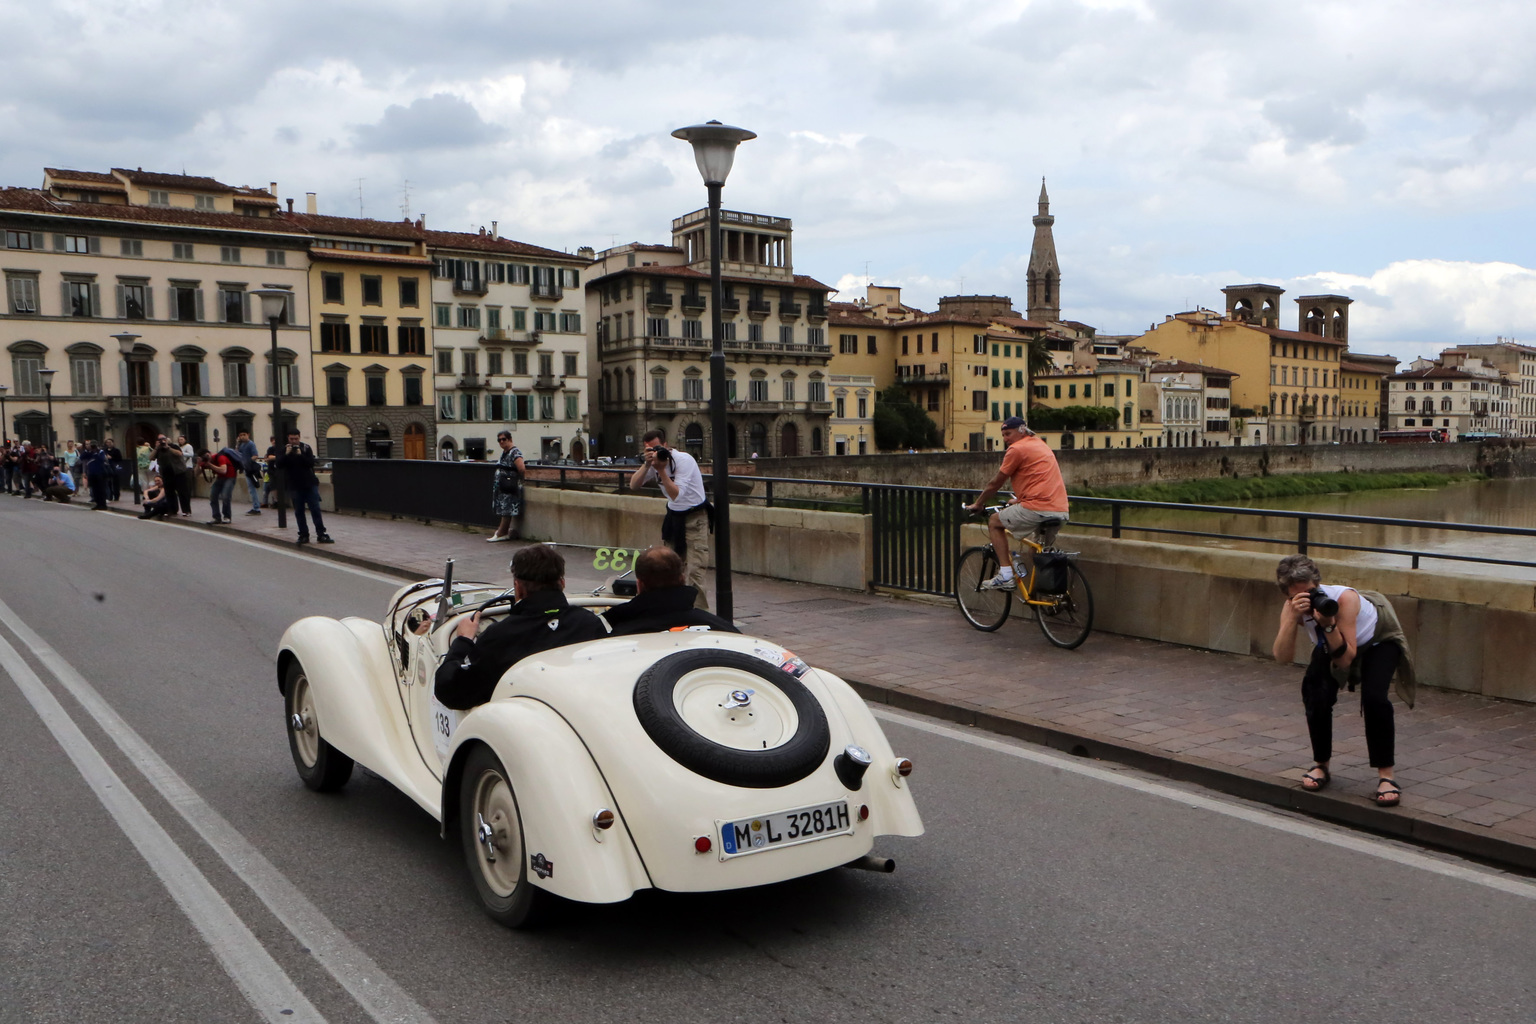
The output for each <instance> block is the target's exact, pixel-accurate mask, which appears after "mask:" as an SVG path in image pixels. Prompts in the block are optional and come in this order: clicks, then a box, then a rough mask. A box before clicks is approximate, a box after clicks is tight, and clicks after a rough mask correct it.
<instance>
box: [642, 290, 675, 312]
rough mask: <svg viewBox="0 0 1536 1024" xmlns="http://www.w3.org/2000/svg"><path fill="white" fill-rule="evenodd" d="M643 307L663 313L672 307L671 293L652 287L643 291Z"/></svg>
mask: <svg viewBox="0 0 1536 1024" xmlns="http://www.w3.org/2000/svg"><path fill="white" fill-rule="evenodd" d="M645 308H646V309H648V310H650V311H651V312H652V313H665V312H666V311H667V310H669V309H671V308H672V293H671V292H666V291H661V290H659V289H652V290H651V291H648V292H646V293H645Z"/></svg>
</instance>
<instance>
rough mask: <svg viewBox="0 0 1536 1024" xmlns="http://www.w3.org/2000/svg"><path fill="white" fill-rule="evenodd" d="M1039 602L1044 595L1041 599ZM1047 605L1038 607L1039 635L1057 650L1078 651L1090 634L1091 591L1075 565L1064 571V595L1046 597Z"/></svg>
mask: <svg viewBox="0 0 1536 1024" xmlns="http://www.w3.org/2000/svg"><path fill="white" fill-rule="evenodd" d="M1040 597H1041V599H1042V600H1045V599H1047V595H1044V594H1042V595H1040ZM1049 600H1050V601H1051V602H1053V603H1052V604H1050V605H1037V606H1036V607H1035V612H1036V617H1037V618H1039V620H1040V632H1042V633H1044V634H1045V638H1046V639H1047V640H1049V641H1050V642H1051V643H1053V644H1055V645H1056V646H1057V647H1065V648H1066V649H1067V650H1069V651H1070V650H1072V649H1073V648H1074V647H1080V646H1081V645H1082V643H1083V641H1084V640H1087V639H1088V634H1089V633H1090V632H1091V631H1092V630H1093V591H1091V590H1089V589H1088V580H1087V578H1086V577H1085V576H1084V575H1083V573H1082V571H1081V570H1080V569H1078V567H1077V566H1075V565H1069V566H1068V567H1067V590H1066V593H1064V594H1059V595H1057V594H1052V595H1049Z"/></svg>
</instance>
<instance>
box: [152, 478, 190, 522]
mask: <svg viewBox="0 0 1536 1024" xmlns="http://www.w3.org/2000/svg"><path fill="white" fill-rule="evenodd" d="M160 478H161V479H162V480H164V481H165V495H166V497H168V498H171V499H172V504H173V505H180V506H181V513H182V515H191V514H192V474H191V473H162V474H161V476H160ZM175 511H176V510H175V508H172V509H171V513H170V514H174V513H175Z"/></svg>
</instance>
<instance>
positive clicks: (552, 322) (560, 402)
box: [427, 222, 592, 461]
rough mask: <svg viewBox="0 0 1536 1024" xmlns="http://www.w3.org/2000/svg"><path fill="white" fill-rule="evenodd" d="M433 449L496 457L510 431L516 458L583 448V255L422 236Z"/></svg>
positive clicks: (449, 454)
mask: <svg viewBox="0 0 1536 1024" xmlns="http://www.w3.org/2000/svg"><path fill="white" fill-rule="evenodd" d="M427 245H428V249H429V252H430V255H431V256H432V260H433V264H434V270H433V276H432V323H433V346H434V350H435V370H436V375H435V381H436V384H435V391H436V395H437V428H438V431H439V435H440V440H439V442H438V451H439V453H440V454H441V456H442V457H444V458H469V459H483V458H487V457H489V458H491V459H495V458H497V457H498V456H499V455H500V449H499V448H498V447H497V446H496V435H497V434H498V433H499V432H500V431H502V430H508V431H510V432H511V434H512V443H513V444H515V445H517V447H518V448H519V449H520V450H521V451H522V453H523V456H524V458H526V459H529V460H530V461H531V460H534V459H540V460H546V461H551V460H555V459H563V458H572V459H577V460H582V459H585V458H587V457H588V455H589V453H590V451H591V426H592V424H591V420H590V418H589V409H588V400H589V398H590V396H591V382H590V372H589V367H590V363H589V352H588V341H587V328H588V319H587V314H586V307H587V299H586V295H585V294H584V292H583V291H582V284H583V276H584V275H585V274H586V273H587V268H588V266H589V265H590V264H591V262H592V259H591V256H592V250H590V249H583V250H579V251H578V252H577V254H575V255H572V254H571V253H568V252H559V251H557V250H554V249H545V248H543V247H541V246H537V245H530V244H528V243H526V242H518V241H514V240H512V239H510V238H502V237H501V235H500V232H499V230H498V226H497V225H496V224H495V223H494V222H493V223H492V225H491V230H490V231H484V230H482V231H480V232H479V233H470V232H456V231H428V232H427Z"/></svg>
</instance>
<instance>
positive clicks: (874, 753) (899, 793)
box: [810, 668, 923, 836]
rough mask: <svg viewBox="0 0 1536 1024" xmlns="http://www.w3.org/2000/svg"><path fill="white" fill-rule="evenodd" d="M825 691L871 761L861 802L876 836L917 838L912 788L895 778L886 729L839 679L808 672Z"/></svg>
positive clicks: (822, 671)
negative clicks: (866, 802)
mask: <svg viewBox="0 0 1536 1024" xmlns="http://www.w3.org/2000/svg"><path fill="white" fill-rule="evenodd" d="M810 674H811V675H814V676H816V677H817V679H818V681H819V682H821V684H822V685H823V686H824V687H825V688H826V693H827V695H828V696H829V697H831V698H832V700H834V701H836V703H837V708H838V710H839V711H840V712H841V713H842V716H843V719H844V721H845V722H847V724H848V730H849V732H851V733H852V734H853V736H854V737H855V740H854V742H856V743H858V745H859V746H861V747H863V748H864V749H865V750H867V751H869V755H870V757H871V758H872V759H873V762H872V763H871V764H870V766H869V771H867V772H866V773H865V774H864V785H863V787H862V788H861V790H860V793H861V799H864V800H866V801H868V802H869V810H870V820H871V821H872V822H874V825H875V829H876V831H877V833H878V834H879V835H887V836H920V835H922V834H923V819H922V816H921V815H919V814H918V813H917V803H916V802H915V801H914V800H913V799H912V787H911V786H909V785H907V782H908V780H907V779H904V778H902V777H901V776H899V775H897V774H896V772H895V768H896V754H894V753H893V752H892V750H891V744H890V741H888V740H887V739H886V738H885V730H883V729H881V728H880V723H879V722H877V721H875V716H874V715H872V714H870V711H869V705H867V704H865V703H864V700H863V698H861V697H860V696H859V695H858V693H857V692H856V691H855V690H854V689H853V687H851V686H849V685H848V684H847V683H846V682H845V681H844V680H843V679H842V678H840V677H838V676H835V675H833V674H832V673H831V672H828V671H826V670H825V669H819V668H818V669H813V670H812V671H811V673H810Z"/></svg>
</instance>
